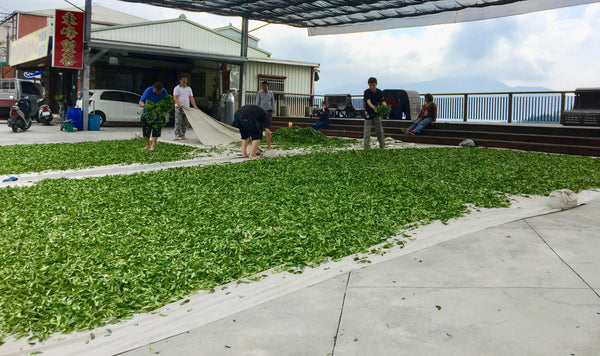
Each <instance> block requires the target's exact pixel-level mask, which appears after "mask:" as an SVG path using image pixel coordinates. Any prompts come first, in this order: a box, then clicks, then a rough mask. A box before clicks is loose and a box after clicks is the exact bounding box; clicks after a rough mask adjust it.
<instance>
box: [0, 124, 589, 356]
mask: <svg viewBox="0 0 600 356" xmlns="http://www.w3.org/2000/svg"><path fill="white" fill-rule="evenodd" d="M35 125H36V124H34V126H33V127H32V129H33V130H32V131H31V132H26V133H22V134H21V133H19V134H13V133H12V132H10V133H9V132H8V128H6V129H7V134H9V135H21V136H22V137H23V139H22V140H20V142H21V143H23V141H24V138H26V137H27V136H25V135H27V134H29V133H35V132H36V130H35ZM2 129H3V126H2V125H0V142H4V140H5V137H10V136H6V135H5V134H4V132H2ZM109 129H110V130H109ZM113 129H114V132H113ZM56 130H57V131H58V129H57V128H56ZM134 130H136V128H103V129H102V130H101V131H99V132H75V133H64V132H62V133H61V135H67V136H57V135H55V134H52V132H50V131H49V132H48V136H46V137H42V136H37V134H36V135H29V136H30V137H31V140H32V141H35V140H47V141H48V142H61V141H62V139H61V140H60V141H56V140H57V139H56V138H55V137H59V138H65V137H66V138H68V139H69V140H71V139H75V138H76V139H80V138H85V137H84V135H90V136H93V137H94V138H98V137H100V136H102V137H104V139H106V137H111V138H112V137H114V138H115V139H116V138H117V137H120V136H122V137H121V138H128V137H130V136H131V135H132V132H133V131H134ZM39 131H40V133H39V135H41V131H42V130H39ZM192 134H193V132H190V134H189V136H190V138H192V137H193V136H192ZM77 135H81V136H77ZM94 135H95V136H94ZM53 137H54V138H53ZM163 137H164V138H166V137H169V138H170V136H166V134H163ZM53 140H54V141H53ZM68 142H73V141H68ZM29 143H39V142H29ZM2 144H4V143H2ZM579 201H580V202H581V203H585V204H583V205H580V206H578V207H576V208H574V209H570V210H565V211H557V210H555V209H551V208H549V206H548V198H544V197H532V198H515V203H514V204H513V206H512V207H511V208H509V209H489V210H486V209H482V210H481V211H479V212H473V213H471V214H469V215H468V216H465V217H463V218H460V219H457V220H454V221H451V222H450V223H449V224H448V225H442V224H439V223H434V224H432V225H428V226H424V227H420V228H418V229H416V230H415V231H413V232H412V237H411V240H410V241H407V243H406V245H405V247H404V248H400V247H399V246H397V247H395V248H392V249H391V250H388V251H387V253H386V254H384V255H369V256H367V258H368V259H369V260H370V261H371V263H357V262H356V261H354V256H350V257H348V258H346V259H344V260H342V261H339V262H331V263H328V264H325V265H322V266H319V267H317V268H315V269H307V270H306V271H305V272H304V273H302V274H290V273H271V272H266V273H265V276H266V277H265V278H263V279H261V280H260V281H257V282H252V283H248V284H246V283H241V284H237V283H230V284H228V285H226V286H223V287H222V288H219V289H218V290H216V291H215V292H214V293H208V292H199V293H197V294H194V295H191V296H189V297H188V298H186V300H185V302H184V303H182V302H177V303H173V304H171V305H168V306H165V307H164V308H161V309H160V310H158V311H157V312H155V313H148V314H143V315H136V316H135V317H134V318H132V319H131V320H127V321H124V322H122V323H120V324H116V325H108V326H105V327H102V328H97V329H95V330H93V331H92V332H94V334H95V335H96V337H95V338H94V339H91V338H90V332H89V331H87V332H81V333H73V334H71V335H66V336H65V335H56V336H54V337H52V338H50V339H49V340H47V341H45V342H44V343H41V344H36V345H29V344H27V342H26V340H12V339H7V340H5V342H6V343H5V344H4V345H2V346H0V355H26V354H29V353H31V352H35V351H41V352H43V354H42V355H45V356H47V355H127V356H135V355H152V354H155V353H159V354H160V355H323V356H325V355H332V356H333V355H338V356H346V355H513V354H516V355H578V356H582V355H594V356H595V355H598V354H599V351H598V350H600V274H599V272H600V259H599V258H598V256H600V221H599V219H598V216H599V214H598V211H599V210H600V192H598V191H594V192H584V193H582V194H580V195H579ZM362 257H363V256H361V258H362ZM107 329H110V332H109V331H107Z"/></svg>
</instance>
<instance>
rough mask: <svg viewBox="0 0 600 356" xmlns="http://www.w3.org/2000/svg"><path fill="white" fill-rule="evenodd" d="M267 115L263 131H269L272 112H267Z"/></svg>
mask: <svg viewBox="0 0 600 356" xmlns="http://www.w3.org/2000/svg"><path fill="white" fill-rule="evenodd" d="M267 114H269V115H268V116H269V117H268V118H267V119H266V120H265V129H269V130H270V129H271V122H272V121H273V110H267Z"/></svg>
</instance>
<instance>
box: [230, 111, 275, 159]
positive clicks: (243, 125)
mask: <svg viewBox="0 0 600 356" xmlns="http://www.w3.org/2000/svg"><path fill="white" fill-rule="evenodd" d="M268 119H269V114H268V113H267V112H266V111H265V110H264V109H262V108H261V107H260V106H257V105H244V106H242V107H241V108H239V109H238V110H237V111H236V112H235V114H234V115H233V126H235V127H237V128H238V129H239V130H240V135H241V136H242V157H247V158H250V159H258V158H260V157H259V156H257V155H256V150H257V149H258V145H259V144H260V140H262V132H263V129H264V125H265V122H266V121H268ZM248 139H252V144H251V146H250V155H248V153H247V152H248Z"/></svg>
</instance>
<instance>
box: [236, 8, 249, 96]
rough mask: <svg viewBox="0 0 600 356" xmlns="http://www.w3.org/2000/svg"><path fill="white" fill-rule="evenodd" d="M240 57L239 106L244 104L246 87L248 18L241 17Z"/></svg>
mask: <svg viewBox="0 0 600 356" xmlns="http://www.w3.org/2000/svg"><path fill="white" fill-rule="evenodd" d="M241 42H242V43H241V45H242V47H241V50H240V57H242V61H243V62H242V64H240V90H239V92H240V98H239V100H238V102H239V103H240V106H242V105H245V104H246V89H244V85H245V83H246V74H247V72H248V19H247V18H245V17H244V18H242V41H241Z"/></svg>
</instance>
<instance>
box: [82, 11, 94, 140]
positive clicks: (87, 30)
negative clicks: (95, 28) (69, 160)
mask: <svg viewBox="0 0 600 356" xmlns="http://www.w3.org/2000/svg"><path fill="white" fill-rule="evenodd" d="M91 30H92V0H85V24H84V30H83V36H84V37H83V38H84V40H83V80H82V81H83V82H82V83H81V116H82V117H81V119H82V121H83V130H84V131H87V130H88V113H89V107H88V101H89V89H90V84H89V82H90V65H91V63H90V49H89V47H88V46H89V43H90V39H91V38H92V34H91Z"/></svg>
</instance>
